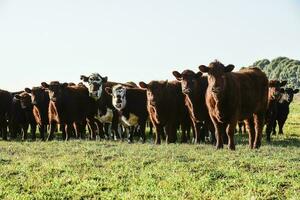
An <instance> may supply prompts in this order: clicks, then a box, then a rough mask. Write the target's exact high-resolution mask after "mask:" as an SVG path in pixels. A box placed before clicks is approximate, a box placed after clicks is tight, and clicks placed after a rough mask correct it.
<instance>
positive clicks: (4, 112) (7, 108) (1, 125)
mask: <svg viewBox="0 0 300 200" xmlns="http://www.w3.org/2000/svg"><path fill="white" fill-rule="evenodd" d="M12 100H13V95H12V94H11V93H10V92H8V91H6V90H0V133H1V134H0V135H1V136H2V139H3V140H7V127H8V118H9V116H10V113H11V105H12Z"/></svg>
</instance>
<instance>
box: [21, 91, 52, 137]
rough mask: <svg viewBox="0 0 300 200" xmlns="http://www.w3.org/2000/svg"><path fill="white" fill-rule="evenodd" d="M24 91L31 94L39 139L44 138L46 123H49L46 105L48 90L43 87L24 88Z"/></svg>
mask: <svg viewBox="0 0 300 200" xmlns="http://www.w3.org/2000/svg"><path fill="white" fill-rule="evenodd" d="M25 91H26V92H27V93H28V94H31V100H32V104H33V115H34V118H35V121H36V123H37V125H38V127H39V131H40V136H41V139H42V140H45V133H47V125H48V124H49V117H48V107H49V101H50V99H49V94H48V91H47V90H46V89H45V88H43V87H33V88H32V89H29V88H25Z"/></svg>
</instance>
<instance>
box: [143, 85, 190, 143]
mask: <svg viewBox="0 0 300 200" xmlns="http://www.w3.org/2000/svg"><path fill="white" fill-rule="evenodd" d="M139 85H140V87H141V88H144V89H146V90H147V109H148V113H149V117H150V120H151V122H152V124H153V125H154V127H155V130H156V131H155V133H156V137H155V144H160V143H161V139H160V137H161V135H163V134H164V127H165V130H166V136H167V137H166V142H167V143H174V142H176V139H177V129H178V128H179V126H180V125H181V129H182V134H185V135H187V134H189V130H190V125H191V120H190V118H189V114H188V110H187V107H186V106H185V103H184V96H183V94H182V92H181V84H180V82H179V81H151V82H150V83H149V84H146V83H144V82H140V83H139Z"/></svg>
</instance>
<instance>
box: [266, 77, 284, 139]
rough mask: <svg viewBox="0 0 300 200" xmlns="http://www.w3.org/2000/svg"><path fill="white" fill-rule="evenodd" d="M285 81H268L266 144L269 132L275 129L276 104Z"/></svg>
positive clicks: (269, 137)
mask: <svg viewBox="0 0 300 200" xmlns="http://www.w3.org/2000/svg"><path fill="white" fill-rule="evenodd" d="M286 83H287V81H282V82H280V81H278V80H270V81H269V96H268V109H267V113H266V135H267V142H271V132H272V130H273V129H274V127H275V123H276V116H277V112H278V108H277V103H278V102H279V99H280V98H281V95H282V94H281V93H282V92H283V89H282V88H281V87H283V86H285V85H286Z"/></svg>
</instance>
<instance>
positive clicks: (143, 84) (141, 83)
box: [139, 81, 148, 89]
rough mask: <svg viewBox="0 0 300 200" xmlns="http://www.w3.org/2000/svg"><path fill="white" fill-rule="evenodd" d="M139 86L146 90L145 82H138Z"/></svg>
mask: <svg viewBox="0 0 300 200" xmlns="http://www.w3.org/2000/svg"><path fill="white" fill-rule="evenodd" d="M139 86H140V87H141V88H144V89H147V88H148V85H147V84H146V83H145V82H143V81H141V82H139Z"/></svg>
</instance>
